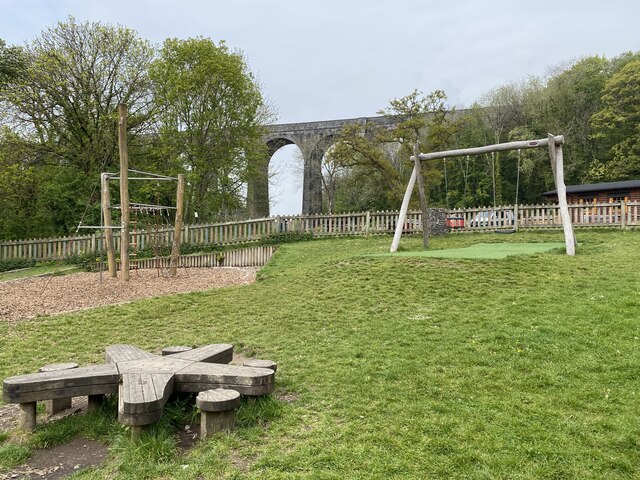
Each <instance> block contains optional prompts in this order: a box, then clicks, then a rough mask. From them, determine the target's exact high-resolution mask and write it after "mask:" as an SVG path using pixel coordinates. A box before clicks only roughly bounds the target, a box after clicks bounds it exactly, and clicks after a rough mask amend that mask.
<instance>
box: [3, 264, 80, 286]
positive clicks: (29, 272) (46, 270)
mask: <svg viewBox="0 0 640 480" xmlns="http://www.w3.org/2000/svg"><path fill="white" fill-rule="evenodd" d="M79 271H80V268H78V267H76V266H73V265H71V266H70V265H62V266H61V265H40V266H36V267H29V268H20V269H18V270H11V271H9V272H1V273H0V282H6V281H8V280H17V279H19V278H27V277H35V276H39V275H48V274H54V275H67V274H69V273H75V272H79Z"/></svg>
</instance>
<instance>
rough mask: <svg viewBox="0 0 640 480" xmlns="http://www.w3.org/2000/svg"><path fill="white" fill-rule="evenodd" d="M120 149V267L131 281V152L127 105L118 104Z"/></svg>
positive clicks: (124, 278) (123, 276)
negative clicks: (128, 140)
mask: <svg viewBox="0 0 640 480" xmlns="http://www.w3.org/2000/svg"><path fill="white" fill-rule="evenodd" d="M118 149H119V150H120V214H121V229H120V269H121V270H122V280H123V281H124V282H128V281H129V153H128V152H127V106H126V105H123V104H122V103H121V104H119V105H118Z"/></svg>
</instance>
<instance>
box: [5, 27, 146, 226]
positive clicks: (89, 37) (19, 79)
mask: <svg viewBox="0 0 640 480" xmlns="http://www.w3.org/2000/svg"><path fill="white" fill-rule="evenodd" d="M4 52H5V53H6V48H5V49H4ZM153 52H154V51H153V48H152V47H151V46H150V44H149V43H148V42H146V41H143V40H140V39H139V38H138V37H137V35H136V33H135V32H134V31H132V30H130V29H127V28H123V27H114V26H110V25H104V24H101V23H90V22H84V23H78V22H76V21H75V20H74V19H73V18H72V17H70V18H69V19H68V20H67V21H66V22H59V23H58V24H56V25H55V26H53V27H51V28H48V29H46V30H44V31H43V32H42V33H41V34H40V35H39V36H38V37H37V38H35V39H34V40H33V41H31V42H29V43H28V44H26V45H25V46H24V48H23V49H20V50H15V49H14V50H13V54H12V55H11V56H9V57H7V55H5V54H4V53H3V55H2V58H3V59H6V58H12V59H14V60H16V59H17V60H16V61H13V60H12V61H7V62H5V61H4V60H3V65H7V64H9V65H10V67H11V68H9V71H10V72H13V73H12V74H11V75H5V76H4V79H5V86H6V88H4V89H1V88H0V100H2V102H3V105H5V106H6V107H7V125H8V126H10V127H11V129H12V130H13V132H14V135H3V137H2V140H1V141H2V143H3V145H2V149H3V151H5V152H8V153H7V154H6V155H5V165H6V164H7V163H6V162H9V163H11V165H13V166H14V167H15V168H17V169H18V170H20V171H23V172H25V179H28V178H34V179H37V182H39V183H37V184H36V183H34V185H36V186H37V188H32V189H31V190H30V191H29V195H30V197H29V198H32V200H33V202H32V203H33V205H37V206H38V208H40V210H38V211H39V212H50V215H49V216H47V215H45V214H44V213H42V215H41V216H39V217H37V218H39V221H40V222H42V224H41V225H39V226H38V227H37V228H35V227H34V228H35V231H46V232H50V233H49V234H67V233H69V229H70V227H71V226H72V225H77V223H78V221H80V220H81V217H82V216H83V212H86V213H87V214H88V217H85V218H84V222H85V223H89V224H96V223H98V221H99V220H98V218H99V209H98V208H92V204H94V203H97V201H98V199H99V190H97V189H95V188H94V186H95V185H96V184H97V183H98V174H99V172H101V171H104V170H108V169H111V167H113V166H114V165H115V164H116V163H117V137H116V131H117V128H116V126H117V116H116V107H117V104H118V103H121V102H122V103H126V104H127V105H128V107H129V110H130V111H131V112H132V114H131V117H130V121H129V123H128V125H129V131H130V136H129V138H130V140H131V142H130V143H131V146H132V149H131V150H132V155H131V156H132V158H136V159H138V162H137V163H136V166H140V163H141V162H140V158H139V156H138V155H137V152H138V151H137V150H136V146H137V145H138V144H139V142H137V141H136V140H140V138H141V135H139V134H140V133H142V132H147V131H148V126H149V123H148V119H149V116H150V109H151V106H150V100H151V98H150V82H149V79H148V75H147V68H148V66H149V63H150V60H151V59H152V57H153V54H154V53H153ZM16 65H18V66H19V68H18V67H17V66H16ZM3 71H6V69H4V70H3ZM17 152H20V154H21V155H22V156H21V157H17V156H16V154H17ZM7 155H8V156H7ZM92 193H93V194H92ZM87 203H89V204H90V205H89V206H88V205H87ZM90 207H91V208H90ZM20 215H22V217H20ZM20 218H22V220H23V221H22V222H21V221H20ZM33 218H36V217H34V216H33V214H32V212H31V213H30V212H29V211H27V210H24V209H22V210H17V211H16V221H17V223H16V224H17V225H20V224H22V225H23V226H24V231H23V233H22V235H21V234H20V233H19V232H18V231H14V232H13V233H12V235H17V236H24V235H27V234H28V233H27V232H32V231H34V228H32V227H30V225H32V220H33Z"/></svg>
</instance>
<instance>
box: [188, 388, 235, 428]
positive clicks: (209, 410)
mask: <svg viewBox="0 0 640 480" xmlns="http://www.w3.org/2000/svg"><path fill="white" fill-rule="evenodd" d="M238 405H240V394H239V393H238V392H236V391H235V390H225V389H222V388H216V389H215V390H206V391H204V392H200V393H199V394H198V396H197V397H196V406H197V407H198V408H199V409H200V410H202V415H201V417H200V437H201V438H203V439H204V438H207V437H209V436H211V435H213V434H214V433H216V432H222V431H230V430H233V428H234V427H235V424H236V411H235V409H236V407H237V406H238Z"/></svg>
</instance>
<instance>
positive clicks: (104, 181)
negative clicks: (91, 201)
mask: <svg viewBox="0 0 640 480" xmlns="http://www.w3.org/2000/svg"><path fill="white" fill-rule="evenodd" d="M100 186H101V187H102V220H103V225H104V227H105V228H104V238H105V243H106V248H107V263H108V265H109V276H110V277H116V276H117V271H116V249H115V247H114V245H113V230H112V229H111V227H112V222H111V201H110V199H109V175H108V174H107V173H102V174H100ZM101 271H102V270H101Z"/></svg>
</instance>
